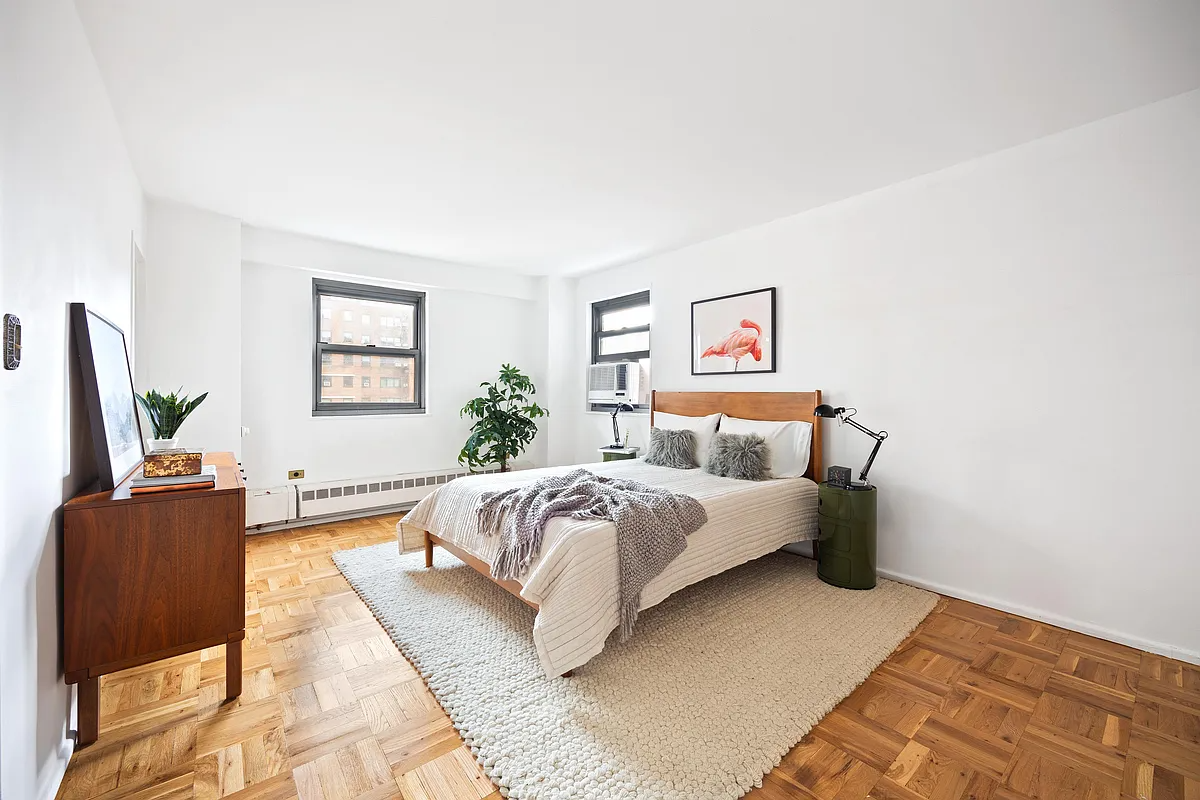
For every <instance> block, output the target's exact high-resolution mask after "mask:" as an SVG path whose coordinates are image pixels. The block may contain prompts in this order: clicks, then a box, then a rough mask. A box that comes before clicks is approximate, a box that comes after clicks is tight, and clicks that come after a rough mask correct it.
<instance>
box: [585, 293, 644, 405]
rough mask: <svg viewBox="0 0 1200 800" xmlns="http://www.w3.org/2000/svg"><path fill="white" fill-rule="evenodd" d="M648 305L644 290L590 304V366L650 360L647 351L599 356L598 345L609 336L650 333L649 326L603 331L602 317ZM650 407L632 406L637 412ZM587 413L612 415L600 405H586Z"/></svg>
mask: <svg viewBox="0 0 1200 800" xmlns="http://www.w3.org/2000/svg"><path fill="white" fill-rule="evenodd" d="M648 305H650V290H649V289H644V290H643V291H640V292H634V293H633V294H626V295H621V296H620V297H610V298H608V299H607V300H597V301H596V302H594V303H592V360H591V362H590V363H591V364H609V363H613V362H621V361H632V362H634V363H637V362H638V361H641V360H642V359H649V358H650V351H649V350H633V351H630V352H626V353H615V354H613V355H601V354H600V343H601V342H602V341H603V340H604V339H607V338H609V337H611V336H623V335H625V334H627V333H647V334H648V333H650V324H646V325H634V326H632V327H629V328H618V329H617V330H613V331H606V330H604V315H605V314H609V313H612V312H613V311H624V310H625V309H627V308H637V307H639V306H648ZM649 408H650V406H649V405H646V404H644V403H639V404H636V405H634V409H635V410H637V411H647V410H649ZM588 410H589V411H601V412H604V413H606V414H608V413H612V406H607V405H602V404H598V403H588Z"/></svg>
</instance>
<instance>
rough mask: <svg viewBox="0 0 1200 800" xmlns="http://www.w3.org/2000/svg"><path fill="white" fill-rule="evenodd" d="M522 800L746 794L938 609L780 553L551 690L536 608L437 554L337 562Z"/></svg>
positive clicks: (647, 626) (374, 550)
mask: <svg viewBox="0 0 1200 800" xmlns="http://www.w3.org/2000/svg"><path fill="white" fill-rule="evenodd" d="M334 561H336V562H337V565H338V568H339V569H341V571H342V573H343V574H344V575H345V576H346V578H347V580H349V581H350V583H351V584H352V585H353V586H354V588H355V590H357V592H358V594H359V595H360V596H361V597H362V598H363V599H364V600H365V601H366V603H367V605H368V606H370V607H371V610H372V611H373V612H374V613H375V616H376V617H378V618H379V621H380V622H381V623H382V624H383V626H384V628H386V629H387V631H388V633H390V634H391V637H392V639H394V640H395V642H396V644H397V645H398V646H399V648H400V650H401V652H403V653H404V655H405V656H407V657H408V659H409V660H410V661H412V662H413V665H414V666H415V667H416V668H417V670H418V671H419V672H420V673H421V675H422V676H423V677H424V678H425V681H426V683H427V684H428V685H429V688H430V689H431V690H432V691H433V694H434V695H435V696H436V697H437V699H438V702H440V703H441V704H442V707H443V708H445V709H446V711H447V712H448V713H449V715H450V718H451V719H452V720H453V722H454V726H455V727H456V728H457V729H458V731H459V733H461V734H462V737H463V739H464V740H465V741H466V743H467V744H468V745H469V746H470V747H471V749H472V751H473V752H474V753H475V756H476V759H477V760H478V761H479V763H480V765H482V767H483V770H484V772H485V773H486V774H487V775H488V776H489V777H490V778H491V779H492V781H494V782H495V783H496V785H497V786H499V787H500V790H501V793H503V794H504V795H505V796H507V797H512V798H519V799H522V800H523V799H524V798H539V800H549V799H550V798H554V799H555V800H557V799H558V798H586V799H587V800H613V799H614V798H635V797H636V798H664V799H666V798H672V799H678V800H684V799H685V798H686V800H697V799H698V798H705V799H707V798H736V797H740V796H741V795H742V794H744V793H745V792H746V791H748V790H749V789H750V788H751V787H753V786H759V785H761V781H762V776H763V774H764V773H766V772H769V771H770V770H771V769H772V768H773V767H774V766H776V765H777V764H778V763H779V760H780V759H781V758H782V757H783V755H784V754H785V753H787V751H788V750H790V749H791V747H792V746H793V745H794V744H795V743H796V742H798V741H799V740H800V738H801V737H803V736H804V734H806V733H807V732H808V731H809V729H811V728H812V727H813V726H814V725H815V724H816V723H817V722H818V721H819V720H820V719H821V717H823V716H824V715H825V714H826V713H828V712H829V711H830V710H831V709H832V708H833V707H834V706H835V705H837V704H838V702H840V701H841V700H842V699H843V698H845V697H846V696H847V695H848V694H850V692H852V691H853V690H854V688H855V687H856V686H858V685H859V684H860V683H862V681H863V680H864V679H865V678H866V677H867V675H869V674H870V672H871V670H873V669H874V668H875V667H876V666H878V665H879V664H880V663H881V662H882V661H883V660H884V659H885V658H886V657H887V656H888V654H889V653H890V652H891V651H892V650H893V649H895V647H896V646H897V645H898V644H900V642H902V641H903V640H904V638H905V636H907V635H908V634H909V633H910V632H911V631H912V630H913V629H914V628H915V627H916V626H917V623H919V622H920V621H921V620H922V619H924V618H925V615H926V614H928V613H929V612H930V611H931V610H932V609H933V607H934V605H935V603H936V601H937V597H936V595H933V594H930V593H929V592H925V591H922V590H920V589H915V588H913V587H911V586H905V585H903V584H899V583H894V582H892V581H880V583H879V586H877V587H876V588H875V589H873V590H871V591H850V590H845V589H836V588H834V587H832V586H827V585H826V584H824V583H822V582H821V581H820V580H819V579H818V578H817V574H816V566H815V563H814V562H813V561H811V560H810V559H807V558H802V557H799V556H794V555H790V554H787V553H775V554H772V555H769V556H766V557H764V558H760V559H758V560H757V561H752V562H750V563H748V564H745V565H743V566H741V567H738V568H736V569H733V570H730V571H728V572H725V573H723V574H721V575H718V576H716V577H714V578H710V579H708V580H706V581H703V582H701V583H699V584H696V585H694V586H691V587H688V588H687V589H684V590H683V591H681V592H677V593H676V594H674V595H672V596H671V597H669V598H667V599H666V600H665V601H664V602H662V603H660V604H659V605H657V606H655V607H654V608H651V609H648V610H646V611H644V612H642V614H641V615H640V617H639V618H638V621H637V628H636V630H635V632H634V635H633V637H632V638H631V639H630V640H629V641H628V642H626V643H624V644H620V643H618V642H617V641H616V638H615V637H613V638H610V639H609V642H608V646H607V648H606V649H605V650H604V652H603V653H601V654H600V655H599V656H597V657H596V658H594V659H592V660H591V661H590V662H588V663H587V664H585V665H584V666H583V667H580V668H579V669H577V670H576V671H575V676H574V677H573V678H547V677H546V676H545V675H543V674H542V671H541V668H540V667H539V666H538V660H537V656H536V654H535V651H534V647H533V640H532V636H531V631H532V627H533V619H534V612H533V610H532V609H530V608H529V607H528V606H526V605H525V604H523V603H522V602H521V601H519V600H518V599H517V598H515V597H513V596H512V595H510V594H508V592H506V591H504V590H503V589H501V588H500V587H498V586H496V585H494V584H492V583H491V582H489V581H488V580H487V579H486V578H484V577H482V576H480V575H479V574H478V573H476V572H475V571H474V570H473V569H471V568H470V567H469V566H466V565H465V564H463V563H462V562H461V561H459V560H458V559H456V558H454V556H452V555H450V554H448V553H446V552H445V551H443V550H441V549H440V548H439V549H438V550H437V551H436V554H435V561H434V568H433V569H432V570H426V569H425V568H424V554H423V553H412V554H409V555H405V556H401V555H399V554H398V553H397V552H396V546H395V545H394V544H381V545H376V546H375V547H365V548H360V549H356V550H347V551H344V552H341V553H337V554H335V555H334Z"/></svg>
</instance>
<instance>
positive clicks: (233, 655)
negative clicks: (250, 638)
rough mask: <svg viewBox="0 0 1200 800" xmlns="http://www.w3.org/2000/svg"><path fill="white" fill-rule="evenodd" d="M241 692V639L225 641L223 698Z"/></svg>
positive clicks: (227, 698)
mask: <svg viewBox="0 0 1200 800" xmlns="http://www.w3.org/2000/svg"><path fill="white" fill-rule="evenodd" d="M241 693H242V640H241V639H238V640H237V641H236V642H226V643H225V699H226V700H232V699H233V698H235V697H237V696H238V695H239V694H241Z"/></svg>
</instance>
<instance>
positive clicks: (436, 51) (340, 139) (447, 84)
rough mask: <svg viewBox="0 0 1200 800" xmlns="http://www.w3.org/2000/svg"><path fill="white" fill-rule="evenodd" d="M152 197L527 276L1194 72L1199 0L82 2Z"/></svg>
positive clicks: (599, 259)
mask: <svg viewBox="0 0 1200 800" xmlns="http://www.w3.org/2000/svg"><path fill="white" fill-rule="evenodd" d="M77 5H78V7H79V10H80V14H81V16H82V18H83V21H84V25H85V27H86V29H87V33H88V36H89V38H90V40H91V42H92V47H93V49H94V51H95V55H96V60H97V62H98V63H99V65H100V70H101V72H102V74H103V76H104V79H105V81H106V83H107V86H108V90H109V93H110V96H111V98H112V103H113V106H114V108H115V109H116V115H117V118H118V121H119V122H120V124H121V127H122V129H123V131H124V134H125V137H126V141H127V143H128V146H129V150H130V154H131V157H132V159H133V163H134V166H135V168H136V170H137V172H138V175H139V177H140V178H141V181H142V183H143V186H144V187H145V190H146V192H147V193H148V194H150V195H152V196H158V197H165V198H170V199H174V200H178V201H181V202H185V203H190V204H193V205H196V206H200V207H203V208H207V209H211V210H214V211H218V212H222V213H225V214H229V215H233V216H236V217H239V218H241V219H243V220H244V221H246V222H247V223H250V224H252V225H259V226H265V227H273V228H280V229H283V230H291V231H297V232H302V233H307V234H311V235H315V236H322V237H326V238H331V239H336V240H341V241H346V242H352V243H355V244H362V245H368V246H373V247H378V248H382V249H386V250H395V251H400V252H405V253H412V254H417V255H424V256H431V257H436V258H441V259H446V260H451V261H459V262H464V263H469V264H478V265H486V266H497V267H507V268H511V269H515V270H520V271H522V272H530V273H549V274H554V273H572V272H579V271H583V270H587V269H592V268H596V267H600V266H606V265H609V264H614V263H620V262H624V261H630V260H633V259H635V258H639V257H642V256H645V255H648V254H651V253H654V252H660V251H663V250H668V249H671V248H674V247H678V246H681V245H685V244H689V243H691V242H695V241H699V240H703V239H707V238H710V237H713V236H716V235H720V234H723V233H727V232H729V231H733V230H737V229H739V228H744V227H747V226H750V225H754V224H758V223H761V222H765V221H768V220H771V219H776V218H779V217H783V216H787V215H789V214H793V213H796V212H799V211H803V210H805V209H809V208H813V207H815V206H819V205H823V204H826V203H829V202H831V201H834V200H837V199H840V198H844V197H848V196H851V195H854V194H858V193H860V192H863V191H867V190H870V189H873V188H878V187H881V186H885V185H888V184H890V183H894V182H896V181H898V180H903V179H905V178H909V177H912V176H915V175H919V174H922V173H926V172H930V171H932V170H936V169H939V168H942V167H946V166H949V165H951V164H954V163H958V162H961V161H964V160H967V159H970V158H973V157H976V156H979V155H983V154H985V153H989V152H994V151H996V150H1000V149H1003V148H1005V147H1010V146H1012V145H1015V144H1019V143H1022V142H1026V141H1029V140H1032V139H1036V138H1038V137H1041V136H1045V135H1047V134H1049V133H1053V132H1056V131H1060V130H1063V129H1066V128H1070V127H1073V126H1076V125H1079V124H1082V123H1084V122H1088V121H1090V120H1094V119H1098V118H1100V117H1104V116H1108V115H1110V114H1114V113H1117V112H1120V111H1123V110H1127V109H1129V108H1133V107H1136V106H1139V105H1143V104H1145V103H1148V102H1152V101H1154V100H1158V99H1162V98H1164V97H1169V96H1171V95H1174V94H1178V93H1180V92H1183V91H1187V90H1191V89H1194V88H1197V87H1200V3H1197V2H1195V0H1178V1H1177V2H1170V1H1168V0H1148V1H1147V0H1142V1H1139V2H1134V1H1133V0H1054V1H1053V2H1044V1H1043V0H1025V1H1024V2H1021V1H1018V2H1002V1H1000V0H936V1H933V0H922V1H921V2H903V3H897V2H885V1H884V0H880V1H879V2H874V3H863V2H853V1H851V2H841V1H839V2H810V1H808V0H803V1H802V0H723V1H722V2H716V1H715V0H590V1H588V0H507V1H506V0H422V1H421V2H416V1H415V0H402V1H399V0H326V1H325V2H318V1H317V0H302V1H299V2H297V0H190V1H186V0H172V2H163V0H77Z"/></svg>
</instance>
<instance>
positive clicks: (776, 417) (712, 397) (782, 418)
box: [650, 391, 825, 483]
mask: <svg viewBox="0 0 1200 800" xmlns="http://www.w3.org/2000/svg"><path fill="white" fill-rule="evenodd" d="M819 405H821V393H820V392H819V391H816V392H658V391H653V392H651V393H650V424H651V425H653V424H654V412H655V411H662V412H663V413H665V414H681V415H683V416H685V417H706V416H708V415H709V414H716V413H717V412H721V413H723V414H728V415H729V416H731V417H737V418H739V419H757V420H765V421H769V422H790V421H791V420H800V421H802V422H811V423H812V426H813V432H812V448H811V449H810V451H809V456H808V471H807V472H805V473H804V477H806V478H809V479H811V480H814V481H816V482H818V483H820V482H821V481H823V480H824V479H825V478H824V476H823V475H822V474H821V472H822V465H821V426H820V425H819V424H818V419H817V416H816V415H815V414H814V413H813V411H814V410H816V407H817V406H819Z"/></svg>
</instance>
